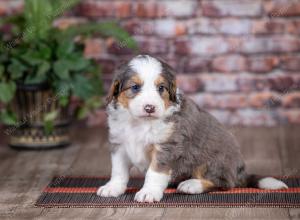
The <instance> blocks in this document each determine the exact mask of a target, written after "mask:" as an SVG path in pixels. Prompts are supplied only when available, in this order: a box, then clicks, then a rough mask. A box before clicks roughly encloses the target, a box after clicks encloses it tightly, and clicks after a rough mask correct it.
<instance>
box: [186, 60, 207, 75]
mask: <svg viewBox="0 0 300 220" xmlns="http://www.w3.org/2000/svg"><path fill="white" fill-rule="evenodd" d="M210 67H211V59H209V58H205V57H191V58H187V59H186V60H185V61H184V62H183V71H184V72H187V73H199V72H205V71H209V70H210Z"/></svg>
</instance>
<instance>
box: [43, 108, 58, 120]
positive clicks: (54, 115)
mask: <svg viewBox="0 0 300 220" xmlns="http://www.w3.org/2000/svg"><path fill="white" fill-rule="evenodd" d="M58 113H59V112H58V111H57V110H55V111H52V112H49V113H47V114H45V116H44V121H54V120H55V119H56V118H57V116H58Z"/></svg>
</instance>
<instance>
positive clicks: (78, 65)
mask: <svg viewBox="0 0 300 220" xmlns="http://www.w3.org/2000/svg"><path fill="white" fill-rule="evenodd" d="M68 63H69V66H70V70H73V71H81V70H85V69H86V68H87V67H88V66H89V65H90V64H91V63H90V61H89V60H88V59H86V58H84V57H83V56H82V55H81V54H79V55H77V56H72V57H70V58H69V59H68Z"/></svg>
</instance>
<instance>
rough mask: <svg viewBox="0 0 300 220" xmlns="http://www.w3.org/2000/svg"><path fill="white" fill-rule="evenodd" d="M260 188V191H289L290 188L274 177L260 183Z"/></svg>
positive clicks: (264, 179)
mask: <svg viewBox="0 0 300 220" xmlns="http://www.w3.org/2000/svg"><path fill="white" fill-rule="evenodd" d="M258 187H259V188H260V189H287V188H288V186H287V185H286V184H285V183H284V182H282V181H280V180H277V179H275V178H273V177H265V178H263V179H261V180H259V181H258Z"/></svg>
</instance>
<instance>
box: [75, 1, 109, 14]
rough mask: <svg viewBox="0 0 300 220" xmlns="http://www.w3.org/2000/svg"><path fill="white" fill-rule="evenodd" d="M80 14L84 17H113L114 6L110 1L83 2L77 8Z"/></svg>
mask: <svg viewBox="0 0 300 220" xmlns="http://www.w3.org/2000/svg"><path fill="white" fill-rule="evenodd" d="M78 10H79V12H80V14H81V15H82V16H85V17H90V18H98V17H112V16H114V15H115V9H114V4H113V2H112V1H95V0H86V1H83V2H82V3H81V4H80V5H79V8H78Z"/></svg>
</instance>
